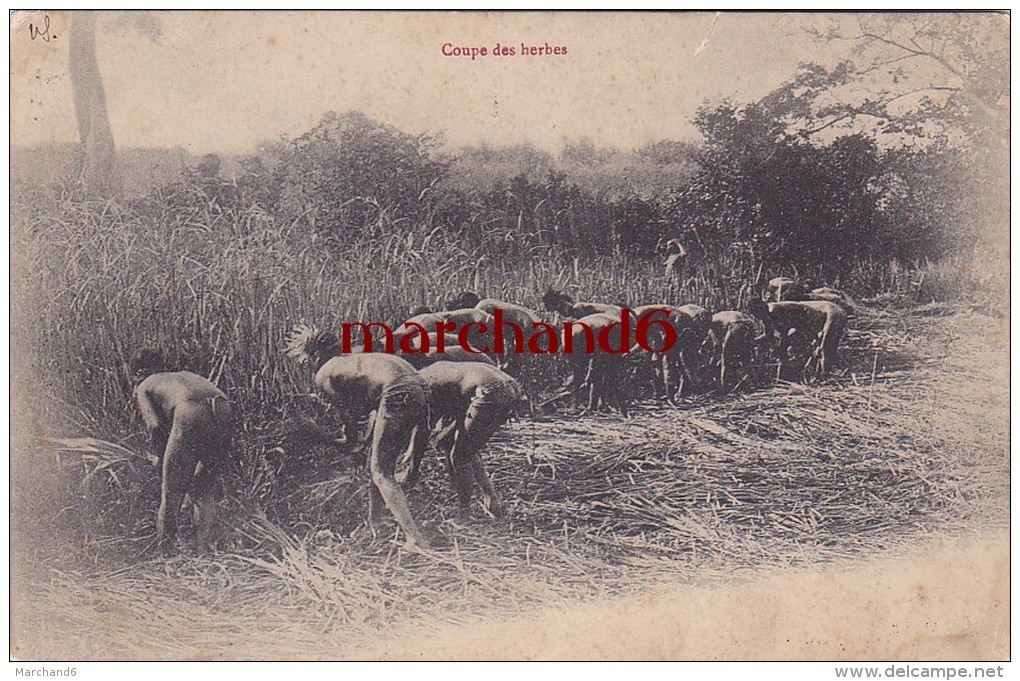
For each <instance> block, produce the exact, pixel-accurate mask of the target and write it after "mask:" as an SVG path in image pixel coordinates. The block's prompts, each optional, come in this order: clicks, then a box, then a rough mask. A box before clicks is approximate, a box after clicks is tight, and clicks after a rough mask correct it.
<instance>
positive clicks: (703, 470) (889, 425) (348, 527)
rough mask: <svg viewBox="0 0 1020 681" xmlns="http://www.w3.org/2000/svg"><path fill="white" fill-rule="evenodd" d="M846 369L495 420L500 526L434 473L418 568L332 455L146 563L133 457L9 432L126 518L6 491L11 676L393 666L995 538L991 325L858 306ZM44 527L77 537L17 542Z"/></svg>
mask: <svg viewBox="0 0 1020 681" xmlns="http://www.w3.org/2000/svg"><path fill="white" fill-rule="evenodd" d="M609 281H612V278H611V277H610V278H609ZM272 340H273V339H271V338H266V339H265V343H266V344H267V345H269V344H271V342H272ZM267 349H268V348H267ZM845 358H846V362H847V365H846V367H845V368H844V369H843V370H842V371H840V372H839V375H838V376H837V377H835V378H833V379H832V380H830V381H828V382H825V383H822V384H816V385H810V386H806V385H800V384H787V383H780V384H777V385H776V386H774V387H772V388H769V389H764V390H759V391H755V392H749V393H744V394H738V395H732V396H728V397H725V398H718V397H714V396H713V397H698V398H694V399H692V400H689V401H687V402H686V403H684V404H682V405H680V406H678V407H675V408H674V407H670V408H665V407H662V406H660V405H657V404H654V403H646V404H643V405H641V407H640V408H639V409H637V410H636V413H635V414H634V415H633V416H632V417H631V418H627V419H624V418H621V417H619V416H615V415H609V414H605V415H595V416H590V417H583V418H576V417H569V418H564V417H563V416H545V417H540V418H529V419H525V420H522V421H521V422H519V423H516V424H513V425H511V426H510V427H507V428H505V429H504V430H503V431H501V432H500V434H499V435H498V436H497V438H495V439H494V440H493V442H492V443H491V444H490V446H489V447H488V449H487V450H486V452H485V457H486V460H487V462H489V467H490V472H491V474H492V476H493V480H494V484H495V485H496V486H497V488H498V489H499V490H500V491H501V492H502V494H503V495H504V499H505V500H506V502H507V503H508V511H509V514H508V516H509V517H508V519H507V520H506V521H505V522H504V523H497V522H495V521H493V520H491V519H489V518H486V517H483V516H482V514H481V512H480V510H479V511H477V512H476V515H475V517H473V518H471V519H469V520H458V519H456V518H455V517H454V515H453V511H454V508H455V503H454V501H453V498H452V493H451V492H450V490H449V485H448V483H447V482H446V480H445V477H444V475H443V471H442V467H441V466H440V465H439V462H438V461H434V460H433V461H430V462H428V463H427V465H426V470H425V476H424V478H423V480H422V481H421V482H420V483H419V485H418V486H417V487H416V488H414V489H413V490H412V491H411V492H410V503H411V505H412V510H413V511H414V512H415V514H416V515H417V517H419V518H421V519H422V520H423V521H424V524H425V525H426V526H429V527H433V528H435V529H438V530H439V531H441V532H442V533H443V534H445V535H446V536H447V537H448V538H449V539H450V540H451V542H452V545H451V546H450V547H449V548H446V549H443V550H440V551H436V552H434V553H429V554H425V555H422V554H408V553H406V552H404V551H402V550H401V548H400V546H401V543H400V541H399V539H398V537H396V529H395V525H394V524H389V525H385V526H383V528H382V529H381V532H380V533H379V534H378V535H377V536H375V537H373V536H371V535H370V534H368V533H367V532H365V530H364V527H363V526H360V519H361V517H362V516H363V514H364V506H365V499H364V485H365V482H366V481H365V476H364V474H363V473H362V472H360V471H357V470H353V469H351V468H350V467H349V466H347V465H345V464H344V463H343V462H342V461H338V460H337V459H335V458H334V459H327V460H319V461H318V462H317V465H316V466H315V467H314V469H315V470H314V474H313V475H310V478H312V479H308V480H300V481H298V482H295V483H294V484H293V485H291V486H289V487H287V486H283V485H279V484H277V485H276V487H274V495H275V496H273V497H272V498H271V501H273V504H275V505H274V506H273V508H276V509H288V511H289V512H288V515H287V519H288V522H287V523H286V527H284V526H283V523H281V522H279V519H276V520H275V521H274V519H271V518H269V517H267V516H266V515H265V514H264V513H263V512H261V511H260V510H259V507H258V506H256V505H254V504H253V503H251V500H252V499H253V498H256V497H249V499H248V503H247V505H246V504H244V503H242V502H241V501H237V502H235V504H234V506H232V507H231V509H230V511H231V512H232V513H233V518H234V523H235V524H236V529H235V530H234V532H233V533H232V535H231V536H230V537H228V538H226V540H225V542H226V545H227V546H228V547H229V548H226V549H225V550H223V551H221V552H220V553H217V554H215V555H195V554H191V553H184V554H182V555H178V556H176V557H173V558H170V559H165V560H164V559H153V558H151V557H147V556H146V555H144V554H143V549H144V547H145V546H146V545H147V543H149V542H151V527H152V525H151V524H152V521H153V516H154V508H155V506H154V503H155V498H156V497H155V494H154V491H155V485H156V480H155V475H156V474H155V471H154V470H152V471H149V470H147V469H145V468H143V467H141V466H138V465H136V464H135V463H134V462H133V461H132V460H131V457H132V454H131V452H134V451H136V449H137V451H140V447H136V443H135V442H134V441H131V440H128V441H126V444H125V445H124V447H125V451H124V452H123V453H122V455H121V458H119V459H118V458H116V457H115V456H114V454H116V452H112V451H110V450H109V449H108V447H107V446H106V445H103V444H98V443H97V444H96V445H95V446H97V447H99V449H101V450H102V451H100V452H98V453H96V454H95V457H96V458H95V459H94V460H93V461H92V463H87V462H85V461H84V459H85V458H86V457H85V456H83V454H82V452H83V451H84V450H85V449H86V448H85V447H83V445H82V444H81V443H78V444H77V453H76V454H73V455H68V454H65V455H62V456H57V455H54V454H53V453H48V452H47V451H46V450H44V449H42V448H39V447H38V446H33V445H31V438H30V436H31V435H33V434H35V433H32V432H31V429H30V428H29V429H28V431H27V432H22V433H21V436H22V437H21V439H20V440H19V439H17V438H18V433H15V436H16V440H15V443H16V447H15V450H14V455H15V456H16V457H19V458H22V460H32V461H36V462H37V463H38V462H40V461H44V462H45V464H39V465H37V466H36V467H35V468H34V469H33V470H36V471H49V472H50V473H52V474H53V475H55V476H64V478H65V479H66V484H68V485H76V486H78V485H84V486H85V487H84V490H85V492H86V494H94V495H95V499H102V500H107V501H110V500H114V501H117V500H119V501H117V503H122V504H125V505H130V506H131V507H130V508H117V509H114V510H112V511H111V512H110V513H109V514H108V515H109V517H107V518H106V519H104V520H102V522H98V521H96V520H94V519H89V518H77V519H69V518H68V517H66V516H67V515H68V514H67V513H64V515H63V516H61V515H60V514H58V516H59V517H57V518H53V522H52V523H49V524H47V523H44V522H39V521H38V519H35V520H33V519H31V518H28V517H26V515H25V514H24V513H21V514H19V513H17V511H18V510H19V509H26V510H29V511H31V510H33V509H36V508H40V507H43V504H42V503H41V502H40V501H39V500H32V499H25V493H26V492H27V491H29V490H28V488H26V489H24V490H19V488H18V487H16V488H15V490H14V492H15V494H14V502H15V514H14V524H13V528H12V529H13V532H14V536H15V537H16V538H18V542H17V546H18V547H19V548H20V549H21V550H20V551H18V552H16V553H15V555H14V560H13V562H12V569H13V579H14V580H15V583H17V584H20V585H22V587H21V588H19V589H18V590H17V591H15V592H13V593H12V606H13V623H14V626H13V628H12V656H14V657H17V658H23V659H25V658H50V659H61V658H74V659H124V658H135V659H238V658H239V659H281V658H282V659H291V658H343V657H345V656H356V657H364V656H371V657H377V656H397V657H399V656H401V652H400V651H399V650H398V649H391V648H388V647H387V644H386V642H385V641H382V642H380V640H379V638H378V636H379V634H380V632H397V633H399V634H400V635H401V636H402V637H403V638H402V640H404V641H405V642H406V641H408V640H412V641H423V640H429V637H431V636H433V635H434V634H435V632H436V631H438V630H448V629H447V628H448V627H449V626H451V625H457V624H469V623H470V624H472V626H475V625H474V623H475V622H477V621H478V620H479V619H480V618H487V617H494V616H503V617H505V616H510V615H517V616H521V615H525V614H527V613H530V612H532V611H533V610H534V609H536V608H538V607H553V606H558V605H564V604H576V603H580V602H596V603H597V602H602V601H605V600H606V599H615V598H618V597H622V596H626V595H631V596H633V595H635V594H641V593H646V592H648V590H649V589H654V588H658V587H663V586H673V587H675V586H678V585H706V584H719V583H726V582H729V581H730V580H733V579H734V578H746V577H747V576H748V575H752V574H755V573H757V572H759V571H762V570H766V571H768V570H773V571H774V570H788V569H790V568H813V567H819V566H823V565H826V564H843V563H845V562H846V561H858V560H863V559H865V558H866V557H868V556H872V555H880V554H884V553H889V552H903V551H910V550H911V549H912V547H918V546H924V545H926V544H928V543H930V542H931V541H933V540H934V539H937V538H940V537H948V536H959V535H972V534H975V533H981V532H985V531H996V530H998V529H1001V528H1003V527H1005V526H1007V524H1008V493H1009V447H1008V445H1009V429H1008V422H1009V402H1008V378H1007V377H1008V366H1009V353H1008V324H1007V322H1005V321H1002V320H999V319H996V318H993V317H988V316H985V315H983V314H981V313H976V312H974V311H972V310H970V309H969V308H960V307H958V306H957V307H952V306H944V305H943V306H939V305H928V306H920V307H912V308H902V307H886V306H884V304H883V303H882V302H881V301H880V300H873V301H871V302H870V303H869V304H868V306H867V307H866V309H864V310H863V311H862V313H861V314H859V315H858V317H857V318H856V319H855V320H854V322H853V323H852V328H851V331H850V333H849V335H848V338H847V352H846V353H845ZM224 376H226V372H224ZM293 380H294V381H295V384H296V385H303V384H302V383H300V381H301V380H307V379H306V378H302V377H299V376H294V377H293ZM110 399H111V402H113V397H112V395H111V398H110ZM118 399H120V398H118ZM249 428H252V430H251V431H250V432H249V433H247V437H248V438H249V439H246V440H242V442H243V443H244V446H247V447H248V448H249V451H248V455H249V456H256V455H258V456H262V457H265V456H266V449H267V447H266V446H267V444H268V442H267V441H266V440H264V439H260V434H259V433H258V432H257V430H255V427H254V426H249ZM87 432H88V431H86V433H87ZM93 434H95V433H93ZM102 442H107V440H102ZM19 445H20V446H19ZM75 457H78V458H79V459H82V460H81V461H78V460H76V459H75ZM58 460H60V461H63V462H64V463H60V464H58V463H56V462H57V461H58ZM69 460H70V461H71V463H67V462H68V461H69ZM103 461H108V462H110V463H107V464H105V466H104V464H103V463H102V462H103ZM271 469H272V467H267V468H266V469H265V470H271ZM17 470H18V467H17V466H15V471H17ZM280 470H282V469H280ZM82 471H85V472H86V477H88V476H89V475H91V478H90V479H85V480H83V479H82V477H81V473H82ZM118 476H119V477H118ZM54 479H55V478H54ZM52 482H53V479H48V480H47V483H48V484H50V486H51V487H52V486H53V485H52ZM253 482H255V481H253ZM89 485H92V487H89ZM284 488H286V489H284ZM79 489H82V488H81V487H79ZM129 492H130V493H134V494H137V495H138V496H137V498H135V497H130V498H129V496H128V493H129ZM51 496H52V495H51ZM95 499H93V500H87V501H86V502H84V504H83V505H84V506H85V507H88V506H87V505H88V504H94V503H95ZM19 501H23V505H19V503H18V502H19ZM80 508H82V506H78V507H76V509H80ZM72 515H73V514H72ZM118 519H119V521H120V522H122V523H124V525H123V526H122V527H121V528H120V529H121V532H120V533H118V532H117V528H116V526H115V525H114V523H115V521H117V520H118ZM52 526H56V527H59V528H63V529H64V530H68V529H69V528H71V529H73V528H74V527H77V528H78V531H77V532H73V531H72V532H70V536H71V538H70V539H64V540H63V541H57V542H54V541H52V540H50V541H49V542H46V541H42V542H38V543H37V542H33V541H32V539H33V538H34V537H39V536H40V533H39V530H43V532H44V533H45V532H49V531H51V528H52ZM97 528H99V529H105V533H99V532H97ZM762 656H764V657H769V655H768V653H763V655H762Z"/></svg>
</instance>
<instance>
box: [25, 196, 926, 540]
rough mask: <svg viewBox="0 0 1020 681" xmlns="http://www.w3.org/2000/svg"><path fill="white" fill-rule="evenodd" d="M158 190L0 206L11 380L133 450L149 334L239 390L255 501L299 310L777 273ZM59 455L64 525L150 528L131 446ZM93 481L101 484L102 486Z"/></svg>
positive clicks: (369, 311) (342, 315)
mask: <svg viewBox="0 0 1020 681" xmlns="http://www.w3.org/2000/svg"><path fill="white" fill-rule="evenodd" d="M153 206H154V204H153V203H152V202H146V203H138V204H134V205H126V206H125V205H120V204H117V203H105V204H98V203H83V202H80V201H75V200H71V199H68V198H66V197H63V198H61V197H58V198H55V199H54V198H53V197H49V198H48V199H47V200H46V201H40V200H38V199H37V200H33V201H22V202H20V203H16V204H15V205H14V206H13V207H12V231H11V246H12V252H13V253H15V254H16V256H15V258H14V262H13V265H14V269H13V271H12V291H13V293H14V295H13V297H12V299H13V304H12V328H13V330H14V331H13V334H12V335H13V340H14V341H15V344H16V345H18V346H20V347H21V348H28V349H29V350H26V351H25V352H23V353H21V354H20V359H19V361H20V362H21V366H22V370H21V375H22V377H23V380H22V382H21V383H18V382H17V381H16V382H15V383H16V387H20V388H21V389H23V390H24V391H25V394H31V395H32V396H33V399H32V404H33V409H34V410H35V413H34V414H33V416H35V417H37V418H38V420H37V421H36V423H37V424H45V426H42V425H39V426H38V427H37V430H40V432H39V433H37V434H44V435H55V436H64V437H83V436H88V437H94V438H99V439H101V440H105V441H109V442H110V443H113V444H118V445H120V446H125V447H129V448H132V449H133V450H134V451H138V452H140V451H142V450H144V448H145V444H144V440H143V438H142V437H141V424H140V422H138V421H137V420H136V417H135V415H134V413H133V410H132V407H131V405H130V400H129V399H128V397H129V394H130V385H129V384H128V382H127V377H126V372H125V371H124V366H125V364H126V362H127V359H128V357H129V355H130V353H131V352H133V351H134V350H135V349H137V348H139V347H142V346H155V347H157V348H160V349H161V350H163V351H164V353H166V354H167V355H168V357H169V360H170V362H171V364H172V365H173V366H176V367H179V368H181V369H187V370H190V371H194V372H196V373H199V374H202V375H204V376H207V377H208V378H210V379H211V380H213V381H215V382H216V383H217V384H218V385H220V387H221V388H223V389H224V390H225V391H226V392H227V393H228V395H229V396H230V397H231V398H232V399H233V400H235V401H236V403H237V404H238V407H239V408H238V410H237V413H238V414H241V415H242V416H241V419H240V423H239V424H238V433H237V437H236V440H237V450H238V457H239V458H238V461H237V464H238V465H237V467H236V468H237V470H238V471H239V473H238V475H239V476H241V478H242V480H241V483H240V488H241V489H243V490H244V491H245V494H246V495H247V496H248V498H249V499H248V500H249V501H251V502H252V503H255V504H258V503H263V502H265V501H266V500H267V499H268V498H270V497H272V496H273V495H274V494H277V493H279V492H280V490H279V489H276V488H275V486H278V485H277V482H278V480H279V476H278V475H277V474H278V473H279V471H278V470H275V469H274V466H275V467H277V468H278V466H279V463H278V462H276V463H274V462H273V461H271V460H270V459H271V458H272V457H271V456H270V457H269V458H267V452H269V451H270V450H272V448H273V447H275V446H278V445H279V444H280V443H281V442H283V441H284V440H285V433H283V432H282V430H281V428H280V425H279V424H281V423H283V422H284V421H285V420H286V419H287V418H288V417H289V416H292V415H296V414H298V413H302V412H306V411H307V409H308V407H307V403H306V402H303V401H302V400H301V395H302V394H303V393H306V392H307V391H308V387H309V378H310V377H309V376H308V374H307V371H306V370H305V369H303V368H301V367H298V366H297V365H295V364H293V363H292V362H290V361H288V360H287V359H286V358H285V357H284V356H283V355H282V354H281V352H280V346H281V341H282V339H283V338H284V336H285V334H286V333H287V331H288V330H289V329H290V328H291V327H292V326H293V325H294V324H295V323H296V322H298V321H302V320H304V321H308V322H313V323H316V324H318V325H320V326H322V327H326V328H337V327H338V326H339V324H340V323H341V322H344V321H381V322H385V323H390V324H391V325H396V324H399V323H400V322H401V321H402V320H403V319H405V318H406V317H407V315H408V312H409V310H410V309H411V308H412V307H413V306H415V305H418V304H426V305H435V304H437V303H438V302H439V301H442V300H445V299H447V298H448V297H450V296H451V295H453V294H455V293H457V292H459V291H462V290H465V289H471V290H475V291H477V292H479V293H480V294H482V295H487V296H498V297H501V298H504V299H506V300H510V301H514V302H519V303H523V304H526V305H531V306H534V307H536V308H537V307H538V306H539V300H540V299H541V296H542V293H543V292H544V291H545V289H546V288H548V287H550V286H555V287H557V288H560V289H564V290H567V291H570V292H571V293H572V294H574V295H575V296H576V297H577V298H579V299H592V300H601V301H608V302H617V303H624V304H627V305H631V306H638V305H643V304H648V303H654V302H668V303H674V304H680V303H686V302H695V303H699V304H701V305H703V306H705V307H707V308H709V309H711V310H718V309H727V308H733V307H741V306H743V305H744V304H745V303H746V302H747V300H748V298H749V297H750V296H753V295H759V293H760V287H761V286H762V285H763V280H764V279H767V278H768V276H769V275H770V274H776V273H767V272H761V271H760V270H759V269H756V267H755V263H754V261H753V260H752V259H750V258H749V257H747V256H746V255H745V254H742V253H740V252H736V251H734V252H727V253H724V254H722V255H721V256H719V257H718V258H716V259H715V260H713V261H711V262H708V261H705V260H703V261H701V262H693V263H690V264H689V267H688V271H687V273H686V276H685V278H683V279H682V281H680V282H679V283H676V282H671V281H669V280H667V279H666V278H665V277H664V276H663V275H662V266H661V264H660V263H659V262H657V261H654V260H648V259H642V258H637V257H634V256H630V255H627V254H625V253H615V254H611V255H605V256H585V255H569V254H566V253H562V252H557V251H555V250H553V249H551V248H550V247H548V246H539V245H537V244H536V245H529V246H526V247H524V246H523V245H522V244H521V243H514V244H510V245H507V246H506V247H504V245H503V244H501V243H499V242H492V243H483V244H482V245H481V246H478V247H476V248H473V249H470V248H469V247H466V246H464V245H463V242H462V241H459V240H458V239H457V238H456V237H455V236H453V235H451V234H450V233H449V232H447V231H444V230H442V229H430V228H428V227H424V226H412V225H408V224H407V223H406V222H403V221H393V220H391V219H389V218H387V217H386V216H385V215H381V216H380V218H379V220H378V222H377V223H376V224H374V225H370V226H368V228H361V229H360V231H359V234H358V236H357V237H356V238H352V239H350V240H346V241H343V242H341V240H340V239H338V238H325V237H323V236H322V235H321V233H320V232H317V231H315V230H310V229H308V228H307V226H306V225H305V224H303V223H302V222H301V220H300V219H298V220H295V221H293V222H281V221H280V220H278V219H276V218H274V217H273V216H271V215H269V214H267V213H265V212H264V211H262V210H261V209H259V208H258V207H255V206H252V207H250V208H247V209H243V210H242V209H232V210H222V209H219V208H218V206H216V205H215V203H214V202H207V203H203V202H202V201H198V202H196V203H194V204H192V205H190V206H189V210H188V211H186V212H181V211H176V212H175V211H173V210H159V209H156V208H154V207H153ZM339 234H341V236H342V232H339ZM925 271H927V272H929V274H927V275H926V274H924V272H925ZM932 271H934V268H932V267H928V268H927V270H918V269H915V268H909V267H903V266H900V265H898V264H895V263H861V265H860V266H859V268H858V270H857V271H856V272H855V274H854V278H855V281H845V282H827V283H833V284H837V285H841V286H844V287H846V288H847V289H848V290H849V291H850V292H851V293H852V294H853V295H858V296H859V295H862V293H866V292H875V291H887V292H893V293H895V294H896V295H900V296H902V295H909V294H910V293H911V292H914V293H916V292H917V291H920V290H922V288H923V280H924V278H925V277H926V276H927V277H929V278H928V282H929V283H930V282H931V281H932V278H931V277H932V276H933V275H931V274H930V273H931V272H932ZM800 274H802V275H807V276H810V275H811V273H800ZM919 278H920V280H921V281H922V284H921V285H919V284H917V283H916V282H917V281H918V280H919ZM19 352H20V351H19ZM63 456H64V458H61V459H60V461H63V462H64V463H65V464H66V462H67V460H68V459H67V457H66V455H63ZM71 460H72V462H73V463H72V464H71V467H72V468H73V469H74V471H75V472H74V473H73V474H72V475H71V477H70V478H69V482H67V483H66V484H67V485H68V487H67V488H66V489H65V496H66V497H67V499H65V502H66V503H65V504H64V505H63V506H62V507H63V508H64V509H65V511H66V510H67V508H71V509H73V510H72V511H71V512H70V515H71V516H73V517H74V518H75V519H76V520H75V522H76V523H80V524H81V527H80V528H79V530H78V531H76V535H78V536H82V535H87V536H93V537H101V536H123V535H125V534H126V535H128V536H141V535H143V534H144V533H145V532H146V531H149V530H151V528H150V527H149V524H151V518H150V517H149V516H150V515H151V514H147V513H144V512H142V511H143V510H145V509H143V508H140V506H139V504H138V503H134V502H133V503H129V504H125V503H123V502H122V501H121V500H122V499H123V498H124V497H125V496H137V495H141V496H145V497H148V498H152V499H154V495H152V494H150V492H151V491H152V489H151V487H152V485H153V484H154V483H153V476H152V473H151V472H150V473H148V474H147V473H146V471H145V469H144V467H143V468H140V469H139V468H138V467H137V466H136V465H135V463H134V462H132V463H131V466H132V468H130V469H129V468H127V467H126V466H127V464H123V465H121V464H118V465H108V466H106V467H105V468H103V469H102V470H99V471H97V470H96V468H95V466H96V465H98V464H96V463H95V462H93V464H92V465H91V466H90V465H89V463H88V460H87V459H86V458H84V457H79V458H78V459H74V457H71ZM62 465H63V464H62ZM65 469H66V466H65ZM24 473H25V475H26V476H28V477H29V478H32V479H35V478H36V477H37V476H36V475H35V473H34V472H33V470H27V471H25V472H24ZM146 475H148V477H146ZM86 478H88V480H89V481H90V483H91V484H92V485H93V487H92V488H91V490H92V492H91V493H90V494H88V495H86V496H85V498H81V495H80V494H77V490H72V487H74V486H76V484H81V483H82V482H83V481H84V480H85V479H86ZM97 481H102V482H103V483H104V484H105V487H103V488H102V489H98V488H96V487H95V483H96V482H97ZM277 496H278V494H277Z"/></svg>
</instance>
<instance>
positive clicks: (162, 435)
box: [129, 348, 233, 552]
mask: <svg viewBox="0 0 1020 681" xmlns="http://www.w3.org/2000/svg"><path fill="white" fill-rule="evenodd" d="M163 367H164V361H163V357H162V355H161V354H160V353H159V352H158V351H157V350H154V349H152V348H142V349H141V350H139V351H137V352H136V353H135V354H134V356H132V358H131V360H130V363H129V368H130V371H131V375H132V379H133V381H134V384H135V388H134V392H133V393H132V396H131V399H132V401H133V402H134V403H135V406H136V407H137V408H138V411H139V413H140V414H141V416H142V420H143V421H144V422H145V427H146V428H147V429H148V431H149V435H150V437H151V439H152V448H153V450H154V455H155V456H154V457H153V458H151V459H150V461H151V462H152V463H154V464H156V465H159V466H160V467H161V471H162V473H161V482H160V500H159V514H158V515H157V517H156V541H157V544H158V545H159V547H160V548H161V549H162V550H163V551H164V552H169V551H170V549H171V548H172V547H173V545H174V543H175V542H176V539H177V528H178V525H179V517H178V516H179V514H180V510H181V505H182V504H183V503H184V498H185V496H190V497H191V500H192V504H193V506H194V524H195V536H196V540H197V543H198V544H199V545H200V546H201V547H202V548H209V547H210V546H211V529H212V523H213V515H214V507H215V495H216V487H217V483H218V482H219V477H220V476H221V475H222V473H223V468H224V464H225V463H226V460H227V456H228V452H229V450H230V440H231V431H232V428H233V413H232V407H231V404H230V401H229V400H228V399H227V396H226V395H225V394H224V393H223V391H221V390H220V389H219V388H217V387H216V386H215V385H213V383H212V382H210V381H209V380H207V379H205V378H203V377H201V376H199V375H197V374H193V373H191V372H189V371H172V372H169V371H164V368H163Z"/></svg>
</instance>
